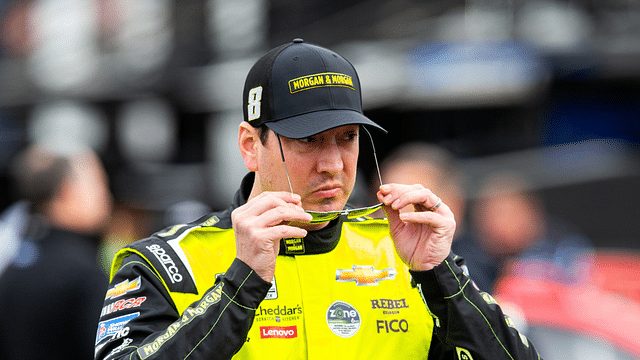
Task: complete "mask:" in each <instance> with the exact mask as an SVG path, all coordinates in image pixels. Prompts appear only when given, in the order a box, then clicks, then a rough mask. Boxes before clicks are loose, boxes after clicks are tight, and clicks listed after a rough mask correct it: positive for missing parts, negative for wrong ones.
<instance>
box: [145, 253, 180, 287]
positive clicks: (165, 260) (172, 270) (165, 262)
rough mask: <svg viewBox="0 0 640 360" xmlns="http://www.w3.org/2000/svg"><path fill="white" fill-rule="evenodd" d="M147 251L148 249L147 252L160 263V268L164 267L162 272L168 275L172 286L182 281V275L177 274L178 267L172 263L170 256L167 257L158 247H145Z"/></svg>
mask: <svg viewBox="0 0 640 360" xmlns="http://www.w3.org/2000/svg"><path fill="white" fill-rule="evenodd" d="M147 249H149V251H151V252H152V253H153V255H155V256H156V258H157V259H158V260H159V261H160V263H161V264H162V267H164V270H165V271H166V272H167V274H168V275H169V278H170V279H171V283H172V284H175V283H176V282H181V281H182V275H180V273H179V272H178V267H177V266H176V264H175V263H174V262H173V259H172V258H171V256H169V255H167V253H166V252H165V251H164V249H163V248H162V247H161V246H160V245H158V244H153V245H151V246H147Z"/></svg>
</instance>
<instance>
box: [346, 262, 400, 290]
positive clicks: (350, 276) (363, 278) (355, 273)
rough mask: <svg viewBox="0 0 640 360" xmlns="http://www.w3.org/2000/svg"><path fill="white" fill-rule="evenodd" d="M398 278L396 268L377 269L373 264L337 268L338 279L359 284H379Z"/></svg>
mask: <svg viewBox="0 0 640 360" xmlns="http://www.w3.org/2000/svg"><path fill="white" fill-rule="evenodd" d="M395 278H396V269H392V268H389V269H384V270H376V269H374V268H373V266H366V265H352V266H351V269H337V270H336V281H338V282H349V281H353V282H355V283H356V284H357V285H358V286H361V285H365V286H371V285H378V283H379V282H380V281H383V280H393V279H395Z"/></svg>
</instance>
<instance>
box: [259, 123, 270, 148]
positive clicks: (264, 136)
mask: <svg viewBox="0 0 640 360" xmlns="http://www.w3.org/2000/svg"><path fill="white" fill-rule="evenodd" d="M258 135H259V136H260V143H262V145H263V146H264V145H265V144H266V143H267V140H268V138H269V128H268V127H267V125H264V124H263V125H262V126H260V127H259V128H258Z"/></svg>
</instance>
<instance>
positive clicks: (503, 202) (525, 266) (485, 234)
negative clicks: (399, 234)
mask: <svg viewBox="0 0 640 360" xmlns="http://www.w3.org/2000/svg"><path fill="white" fill-rule="evenodd" d="M531 185H532V184H530V182H529V180H528V179H527V178H525V177H524V175H522V174H519V173H516V172H507V171H505V172H497V173H493V174H489V175H487V176H486V178H485V179H484V180H482V181H481V182H480V186H479V189H478V191H477V194H478V196H477V198H476V199H475V201H474V202H473V204H472V205H471V206H470V217H469V219H470V222H471V224H470V226H471V227H472V229H473V231H472V232H468V233H466V234H465V235H463V236H461V237H460V238H458V241H456V242H455V243H454V244H453V246H452V249H453V251H454V253H456V254H458V255H460V256H462V257H463V258H464V259H465V260H466V265H467V266H468V268H469V271H470V272H471V273H472V274H473V279H474V281H475V282H476V284H477V285H478V286H479V287H480V288H481V289H483V290H485V291H493V288H494V285H495V283H496V281H497V280H498V279H499V278H500V277H501V276H505V275H507V274H509V275H517V276H526V277H536V278H539V279H546V280H553V281H559V282H561V283H564V284H577V283H580V282H583V281H585V280H586V278H587V277H588V275H589V267H590V259H591V256H592V253H593V246H592V244H591V242H590V240H589V239H588V238H586V237H585V236H584V235H582V234H581V233H580V232H578V231H577V229H575V228H574V227H573V226H572V225H571V224H568V223H566V222H563V221H561V220H560V219H556V218H554V217H553V216H551V215H549V214H548V213H547V211H546V209H545V207H544V203H543V200H542V198H541V196H540V194H538V193H537V192H536V191H535V190H533V189H532V186H531Z"/></svg>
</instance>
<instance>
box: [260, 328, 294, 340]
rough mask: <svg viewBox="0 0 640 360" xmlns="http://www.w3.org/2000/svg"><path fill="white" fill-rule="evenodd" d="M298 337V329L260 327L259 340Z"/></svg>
mask: <svg viewBox="0 0 640 360" xmlns="http://www.w3.org/2000/svg"><path fill="white" fill-rule="evenodd" d="M297 337H298V327H297V326H296V325H292V326H260V338H261V339H273V338H277V339H293V338H297Z"/></svg>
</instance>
